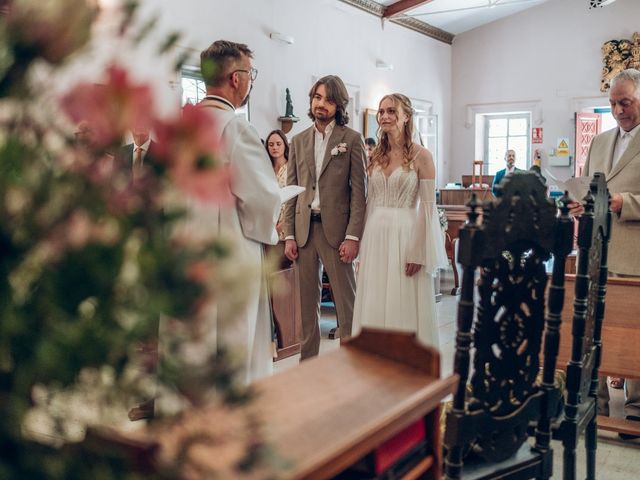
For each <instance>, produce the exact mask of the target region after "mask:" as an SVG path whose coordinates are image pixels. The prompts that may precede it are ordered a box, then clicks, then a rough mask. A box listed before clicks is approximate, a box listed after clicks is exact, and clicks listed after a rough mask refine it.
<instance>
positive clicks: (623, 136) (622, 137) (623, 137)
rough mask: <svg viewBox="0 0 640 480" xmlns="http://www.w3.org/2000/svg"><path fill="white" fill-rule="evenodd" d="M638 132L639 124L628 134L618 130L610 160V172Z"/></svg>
mask: <svg viewBox="0 0 640 480" xmlns="http://www.w3.org/2000/svg"><path fill="white" fill-rule="evenodd" d="M639 130H640V124H639V125H636V126H635V127H633V128H632V129H631V130H629V131H628V132H625V131H624V130H623V129H622V128H619V129H618V138H617V139H616V146H615V148H614V150H613V157H612V158H611V170H613V168H614V167H615V166H616V164H617V163H618V160H620V158H621V157H622V155H623V154H624V152H625V150H626V149H627V147H628V146H629V144H630V143H631V140H633V138H634V137H635V136H636V134H637V133H638V131H639Z"/></svg>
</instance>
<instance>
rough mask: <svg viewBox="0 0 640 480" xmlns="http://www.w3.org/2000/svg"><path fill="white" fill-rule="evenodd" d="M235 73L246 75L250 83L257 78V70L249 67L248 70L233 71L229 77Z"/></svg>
mask: <svg viewBox="0 0 640 480" xmlns="http://www.w3.org/2000/svg"><path fill="white" fill-rule="evenodd" d="M236 72H244V73H248V74H249V76H250V78H251V81H252V82H253V81H255V79H256V78H258V69H257V68H253V67H251V69H250V70H240V69H238V70H234V71H233V72H231V75H233V74H234V73H236Z"/></svg>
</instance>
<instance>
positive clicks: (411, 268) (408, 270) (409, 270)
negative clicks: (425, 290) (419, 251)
mask: <svg viewBox="0 0 640 480" xmlns="http://www.w3.org/2000/svg"><path fill="white" fill-rule="evenodd" d="M421 268H422V265H419V264H417V263H407V264H406V265H405V267H404V273H405V274H406V275H407V277H413V276H414V275H415V274H416V273H418V272H419V271H420V269H421Z"/></svg>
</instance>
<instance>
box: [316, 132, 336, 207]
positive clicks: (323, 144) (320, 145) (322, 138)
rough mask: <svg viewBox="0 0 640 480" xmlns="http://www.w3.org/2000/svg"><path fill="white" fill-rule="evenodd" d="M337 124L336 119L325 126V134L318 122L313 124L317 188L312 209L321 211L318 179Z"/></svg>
mask: <svg viewBox="0 0 640 480" xmlns="http://www.w3.org/2000/svg"><path fill="white" fill-rule="evenodd" d="M335 126H336V121H335V120H334V121H332V122H331V123H330V124H329V125H327V126H326V127H325V128H324V135H323V134H322V132H320V130H318V128H317V127H316V124H315V123H314V124H313V133H314V135H313V136H314V147H313V154H314V156H315V162H316V190H315V194H314V195H313V201H312V202H311V211H313V212H319V211H320V188H318V180H319V179H320V171H321V170H322V162H323V160H324V156H325V153H327V145H328V144H329V138H330V137H331V133H332V132H333V129H334V128H335Z"/></svg>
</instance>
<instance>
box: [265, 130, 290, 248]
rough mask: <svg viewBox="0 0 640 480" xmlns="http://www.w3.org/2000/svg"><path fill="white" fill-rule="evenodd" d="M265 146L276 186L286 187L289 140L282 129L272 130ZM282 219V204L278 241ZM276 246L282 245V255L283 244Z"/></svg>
mask: <svg viewBox="0 0 640 480" xmlns="http://www.w3.org/2000/svg"><path fill="white" fill-rule="evenodd" d="M265 148H266V150H267V154H268V155H269V158H270V159H271V166H272V167H273V172H274V173H275V174H276V178H277V179H278V186H279V187H280V188H282V187H286V186H287V162H288V161H289V140H287V136H286V135H285V134H284V132H283V131H282V130H273V131H272V132H271V133H269V135H267V140H266V142H265ZM283 220H284V205H282V208H281V209H280V216H279V217H278V223H277V225H276V230H277V231H278V238H279V239H280V242H283V241H284V231H283V223H282V222H283ZM278 246H279V247H280V246H281V247H282V255H283V256H284V244H279V245H278Z"/></svg>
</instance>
